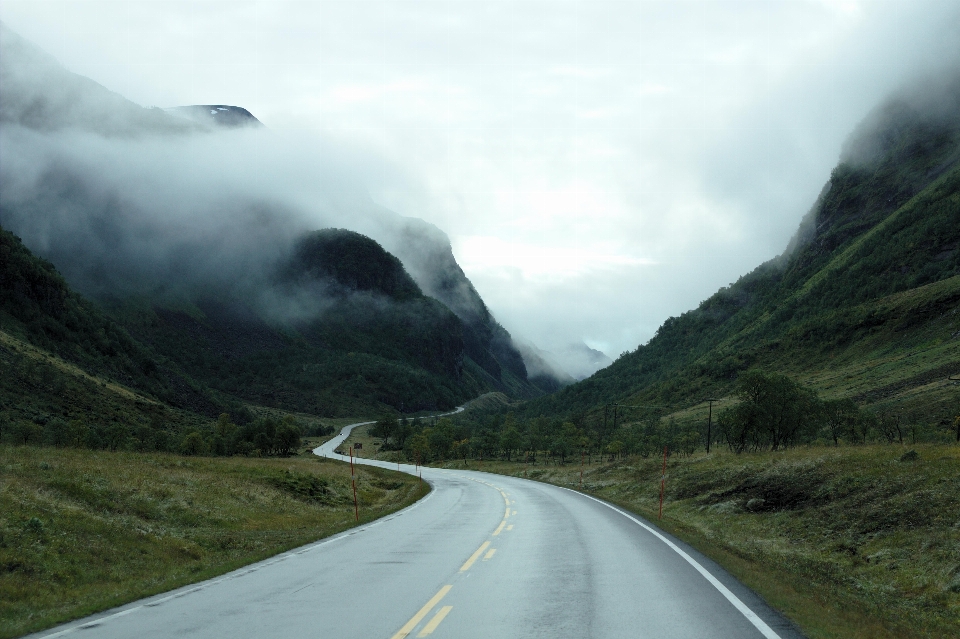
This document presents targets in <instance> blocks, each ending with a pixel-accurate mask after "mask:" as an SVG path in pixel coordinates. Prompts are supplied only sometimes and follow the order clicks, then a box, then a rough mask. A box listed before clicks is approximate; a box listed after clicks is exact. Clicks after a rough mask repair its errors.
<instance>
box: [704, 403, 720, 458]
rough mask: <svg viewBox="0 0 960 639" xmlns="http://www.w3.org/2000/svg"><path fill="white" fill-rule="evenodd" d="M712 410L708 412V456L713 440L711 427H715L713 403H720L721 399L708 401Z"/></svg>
mask: <svg viewBox="0 0 960 639" xmlns="http://www.w3.org/2000/svg"><path fill="white" fill-rule="evenodd" d="M707 401H708V402H710V408H709V410H708V412H707V454H708V455H709V454H710V440H711V439H712V433H711V427H712V426H713V403H714V402H719V401H720V400H719V399H708V400H707Z"/></svg>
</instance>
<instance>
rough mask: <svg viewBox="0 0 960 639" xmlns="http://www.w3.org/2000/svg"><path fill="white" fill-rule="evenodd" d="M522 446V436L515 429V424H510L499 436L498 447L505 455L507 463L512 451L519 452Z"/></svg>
mask: <svg viewBox="0 0 960 639" xmlns="http://www.w3.org/2000/svg"><path fill="white" fill-rule="evenodd" d="M521 446H523V435H521V434H520V431H519V430H518V429H517V427H516V425H515V424H512V423H511V424H510V425H509V426H507V427H506V428H505V429H504V431H503V432H502V433H501V434H500V447H501V448H502V449H503V452H504V453H506V455H507V461H510V455H511V453H512V452H513V451H515V450H519V449H520V447H521Z"/></svg>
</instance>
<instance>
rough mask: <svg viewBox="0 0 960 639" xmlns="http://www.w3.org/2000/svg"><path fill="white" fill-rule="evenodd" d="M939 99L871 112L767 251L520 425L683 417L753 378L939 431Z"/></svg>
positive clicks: (957, 259) (952, 112)
mask: <svg viewBox="0 0 960 639" xmlns="http://www.w3.org/2000/svg"><path fill="white" fill-rule="evenodd" d="M941 98H942V100H943V101H945V102H946V103H947V104H948V105H952V106H951V107H950V108H939V109H936V110H930V109H925V108H924V107H922V106H917V105H914V104H911V103H910V102H909V101H904V100H894V101H892V102H890V103H888V104H886V105H884V106H883V107H882V108H881V109H879V110H878V111H877V112H876V113H875V114H873V116H871V118H870V119H869V120H868V122H867V123H866V124H865V125H863V126H862V127H861V128H860V129H859V130H858V131H857V132H856V133H855V135H854V136H853V137H852V138H851V140H850V142H849V143H848V145H847V148H846V150H845V154H844V159H843V161H842V162H841V163H840V164H839V165H838V166H837V168H836V169H835V170H834V171H833V173H832V175H831V177H830V180H829V182H828V183H827V185H826V186H825V187H824V189H823V191H822V193H821V195H820V197H819V199H818V201H817V203H816V204H815V206H814V207H813V209H812V210H811V212H810V213H809V214H808V215H807V216H806V218H805V219H804V221H803V223H802V225H801V228H800V230H799V231H798V233H797V235H796V237H795V238H794V239H793V241H792V242H791V246H790V247H789V248H788V250H787V252H785V253H784V254H783V255H782V256H780V257H778V258H776V259H774V260H771V261H770V262H768V263H766V264H763V265H761V266H760V267H758V268H757V269H755V270H754V271H753V272H751V273H749V274H748V275H745V276H743V277H742V278H740V280H738V281H737V282H736V283H735V284H733V285H731V286H730V287H726V288H723V289H721V290H720V291H718V292H717V293H716V294H714V295H713V296H711V297H710V298H709V299H707V300H705V301H704V302H703V303H701V304H700V306H699V307H698V308H696V309H694V310H692V311H690V312H687V313H684V314H683V315H681V316H680V317H674V318H670V319H668V320H667V321H666V322H664V324H663V326H661V327H660V329H659V330H658V331H657V333H656V335H655V337H654V338H652V339H651V340H650V341H649V343H647V344H645V345H642V346H640V347H639V348H638V349H637V350H636V351H634V352H632V353H628V354H626V355H624V356H622V357H621V358H619V359H618V360H617V361H616V362H615V363H614V364H613V365H611V366H610V367H608V368H606V369H604V370H601V371H599V372H598V373H596V374H595V375H594V376H592V377H591V378H589V379H587V380H584V381H583V382H580V383H578V384H575V385H572V386H569V387H567V388H565V389H563V390H562V391H560V392H559V393H557V394H555V395H553V396H550V397H545V398H542V399H539V400H535V401H533V402H530V403H529V404H527V405H526V407H524V408H523V409H522V411H521V412H522V414H525V415H528V416H535V415H539V414H544V415H566V416H578V415H579V416H581V418H584V417H589V420H593V421H596V420H597V419H599V417H598V416H599V415H600V414H601V412H602V410H603V406H604V405H609V404H612V403H621V404H627V405H633V406H637V405H648V406H658V407H663V408H662V410H665V411H666V412H668V413H676V414H678V415H682V414H688V415H689V411H690V409H691V408H692V407H695V406H697V405H701V404H702V402H703V400H704V399H705V398H708V397H723V396H725V395H727V394H729V393H730V392H731V390H732V388H733V384H734V381H735V379H736V377H737V376H738V374H740V373H741V372H743V371H746V370H748V369H750V368H754V367H756V368H761V369H763V370H767V371H771V372H782V373H786V374H789V375H790V376H792V377H794V378H796V379H798V380H799V381H801V382H803V383H806V384H809V385H811V386H812V387H813V388H814V389H816V390H819V391H821V392H822V393H823V394H824V396H826V397H851V398H854V399H855V400H857V401H858V402H860V403H861V404H868V405H874V406H875V407H878V408H886V409H891V408H896V409H897V410H900V411H904V412H905V413H907V414H909V415H910V416H911V417H912V418H916V419H918V420H925V421H928V422H933V423H941V424H947V423H949V422H950V421H951V420H952V416H953V414H954V413H955V412H956V410H957V409H958V406H957V392H956V388H955V387H954V386H953V385H951V383H950V382H949V381H948V380H947V378H948V376H949V375H950V374H957V373H960V310H958V309H960V160H958V159H960V117H958V115H957V114H960V82H954V83H953V85H951V86H950V87H949V88H948V89H947V90H946V91H945V92H944V96H941ZM941 107H942V105H941ZM703 406H704V408H703V410H702V412H703V413H705V412H706V410H705V405H703ZM697 415H698V419H699V418H700V417H701V416H699V412H697ZM702 417H705V415H703V416H702Z"/></svg>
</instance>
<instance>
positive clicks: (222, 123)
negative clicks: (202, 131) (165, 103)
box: [164, 104, 263, 129]
mask: <svg viewBox="0 0 960 639" xmlns="http://www.w3.org/2000/svg"><path fill="white" fill-rule="evenodd" d="M164 111H166V112H167V113H171V114H173V115H177V116H180V117H182V118H186V119H187V120H190V121H191V122H196V123H198V124H202V125H207V126H215V127H223V128H226V129H239V128H243V127H254V128H256V127H262V126H263V123H262V122H261V121H260V120H258V119H257V118H256V117H254V115H253V114H252V113H250V112H249V111H247V110H246V109H244V108H243V107H238V106H230V105H229V104H192V105H190V106H180V107H169V108H167V109H164Z"/></svg>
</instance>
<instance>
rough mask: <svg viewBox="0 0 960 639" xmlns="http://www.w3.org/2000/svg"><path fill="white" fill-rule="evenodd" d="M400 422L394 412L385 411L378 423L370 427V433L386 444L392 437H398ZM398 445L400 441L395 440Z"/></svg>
mask: <svg viewBox="0 0 960 639" xmlns="http://www.w3.org/2000/svg"><path fill="white" fill-rule="evenodd" d="M398 426H399V424H398V423H397V416H396V415H394V414H392V413H384V414H383V415H382V416H381V417H380V419H378V420H377V423H376V424H374V425H373V426H371V427H370V435H372V436H373V437H379V438H380V439H382V440H383V443H384V444H386V443H387V441H388V440H390V439H391V438H396V436H397V431H398V430H399V428H398ZM395 443H396V444H397V445H398V446H399V445H400V442H395Z"/></svg>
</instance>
